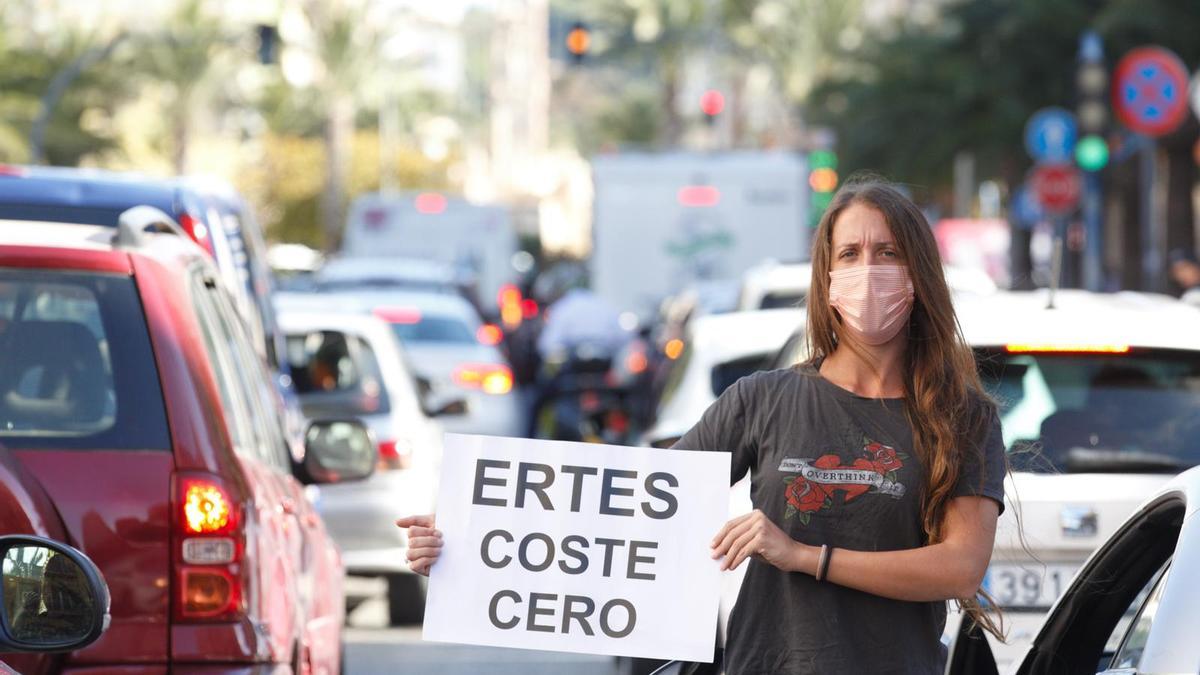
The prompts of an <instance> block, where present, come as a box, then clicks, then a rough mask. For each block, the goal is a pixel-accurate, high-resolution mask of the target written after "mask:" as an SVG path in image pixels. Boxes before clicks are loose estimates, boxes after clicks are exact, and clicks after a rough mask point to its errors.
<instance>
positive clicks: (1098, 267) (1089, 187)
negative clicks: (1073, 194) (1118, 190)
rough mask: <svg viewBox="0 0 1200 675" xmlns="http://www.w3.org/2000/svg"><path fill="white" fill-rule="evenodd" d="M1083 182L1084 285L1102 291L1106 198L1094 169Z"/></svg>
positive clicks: (1089, 288) (1090, 289)
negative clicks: (1102, 194) (1103, 195)
mask: <svg viewBox="0 0 1200 675" xmlns="http://www.w3.org/2000/svg"><path fill="white" fill-rule="evenodd" d="M1083 184H1084V192H1083V227H1084V236H1085V240H1084V258H1083V285H1084V288H1087V289H1088V290H1089V291H1101V290H1104V288H1103V287H1104V266H1103V255H1104V253H1103V252H1104V249H1103V232H1102V225H1103V215H1104V200H1103V198H1102V196H1101V193H1100V176H1099V175H1097V174H1096V173H1095V172H1094V171H1087V172H1085V173H1084V175H1083Z"/></svg>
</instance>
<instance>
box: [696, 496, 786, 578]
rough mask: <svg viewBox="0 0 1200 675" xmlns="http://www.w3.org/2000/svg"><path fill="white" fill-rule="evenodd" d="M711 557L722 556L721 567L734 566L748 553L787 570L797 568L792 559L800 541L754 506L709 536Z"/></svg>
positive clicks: (723, 568) (732, 568) (733, 567)
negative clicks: (711, 538)
mask: <svg viewBox="0 0 1200 675" xmlns="http://www.w3.org/2000/svg"><path fill="white" fill-rule="evenodd" d="M711 546H712V549H713V559H717V558H720V557H721V556H725V559H724V560H722V561H721V569H722V570H734V569H737V567H738V565H741V564H742V561H743V560H745V559H746V558H748V557H750V556H752V555H753V556H758V558H759V559H761V560H763V561H765V562H768V563H770V564H772V565H774V566H776V567H778V568H779V569H781V570H783V571H785V572H790V571H793V570H794V569H796V563H795V559H796V557H797V553H798V551H799V548H800V547H801V546H803V544H801V543H800V542H798V541H796V540H794V539H792V538H791V537H789V536H788V535H787V534H786V533H784V531H783V530H781V529H779V526H778V525H776V524H775V523H773V522H771V519H770V518H767V516H766V514H764V513H763V512H762V511H759V510H758V509H754V510H753V511H751V512H750V513H747V514H746V515H744V516H738V517H737V518H734V519H733V520H731V521H729V522H728V523H725V527H722V528H721V531H720V532H718V533H717V536H716V537H714V538H713V540H712V544H711Z"/></svg>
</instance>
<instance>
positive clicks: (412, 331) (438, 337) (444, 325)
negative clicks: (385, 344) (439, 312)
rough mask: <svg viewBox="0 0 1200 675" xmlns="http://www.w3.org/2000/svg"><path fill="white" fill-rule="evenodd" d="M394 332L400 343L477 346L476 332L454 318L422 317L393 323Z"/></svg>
mask: <svg viewBox="0 0 1200 675" xmlns="http://www.w3.org/2000/svg"><path fill="white" fill-rule="evenodd" d="M391 326H392V332H393V333H395V334H396V337H398V338H400V342H401V343H403V344H408V343H410V342H441V343H448V344H475V343H476V337H475V331H473V330H471V327H470V326H468V325H467V323H466V322H465V321H462V320H461V319H457V318H454V317H444V316H428V315H426V316H422V317H421V318H420V319H419V320H415V321H410V322H392V323H391Z"/></svg>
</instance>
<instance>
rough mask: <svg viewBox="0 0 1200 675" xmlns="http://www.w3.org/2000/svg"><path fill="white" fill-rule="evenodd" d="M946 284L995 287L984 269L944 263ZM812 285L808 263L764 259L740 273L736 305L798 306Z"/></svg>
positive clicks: (962, 288) (964, 289)
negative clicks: (739, 289) (740, 278)
mask: <svg viewBox="0 0 1200 675" xmlns="http://www.w3.org/2000/svg"><path fill="white" fill-rule="evenodd" d="M944 271H945V274H946V283H947V284H948V285H949V286H950V289H951V290H952V291H954V292H955V293H957V294H965V293H972V294H977V295H984V294H988V293H992V292H994V291H995V290H996V282H994V281H992V279H991V277H989V276H988V275H987V273H986V272H984V271H983V270H980V269H975V268H969V267H956V266H953V265H947V266H946V267H945V268H944ZM811 284H812V264H810V263H806V262H803V263H781V262H777V261H774V260H768V261H766V262H764V263H762V264H760V265H757V266H755V267H752V268H750V269H749V270H746V273H745V274H744V275H742V286H741V291H740V293H739V294H738V304H737V308H738V310H740V311H743V312H748V311H751V310H755V309H776V308H780V307H800V306H802V305H803V304H804V301H805V298H806V297H807V296H808V289H809V286H810V285H811Z"/></svg>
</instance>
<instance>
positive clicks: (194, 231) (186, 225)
mask: <svg viewBox="0 0 1200 675" xmlns="http://www.w3.org/2000/svg"><path fill="white" fill-rule="evenodd" d="M179 226H180V227H182V228H183V231H184V232H186V233H187V236H189V237H191V238H192V241H194V242H196V243H197V244H199V245H200V248H202V249H204V250H205V251H207V252H208V254H209V255H210V256H212V257H214V258H215V257H216V256H217V250H216V247H214V246H213V240H212V236H211V235H210V234H209V231H208V226H207V225H205V224H204V223H203V221H201V220H200V219H198V218H196V217H195V216H193V215H192V214H190V213H185V214H183V215H182V216H180V217H179Z"/></svg>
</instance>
